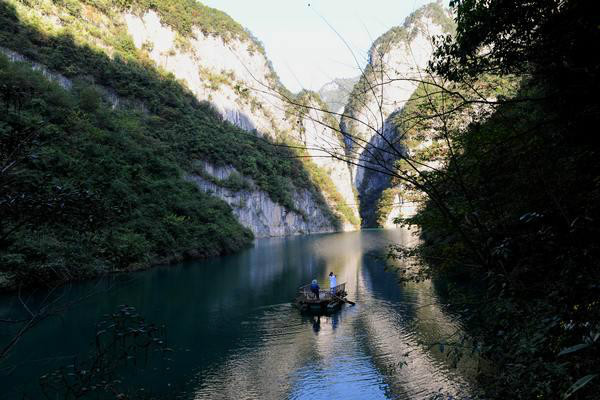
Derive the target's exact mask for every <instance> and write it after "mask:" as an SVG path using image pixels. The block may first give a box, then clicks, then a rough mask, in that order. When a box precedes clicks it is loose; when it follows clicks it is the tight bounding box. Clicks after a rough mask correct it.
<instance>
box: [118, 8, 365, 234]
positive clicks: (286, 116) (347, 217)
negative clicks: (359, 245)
mask: <svg viewBox="0 0 600 400" xmlns="http://www.w3.org/2000/svg"><path fill="white" fill-rule="evenodd" d="M123 18H124V21H125V23H126V26H127V30H128V32H129V34H130V35H131V36H132V38H133V41H134V44H135V46H136V47H137V48H138V49H140V50H143V51H146V52H147V53H148V56H149V58H150V59H152V60H153V61H154V62H155V63H156V65H157V66H159V67H160V68H162V69H164V70H166V71H168V72H171V73H172V74H173V75H174V76H175V77H176V78H178V79H180V80H181V81H183V82H185V84H186V86H187V87H188V88H189V89H190V90H191V91H192V92H193V93H194V95H195V96H196V97H197V98H198V99H199V100H204V101H208V102H210V103H211V104H212V105H213V106H214V107H215V108H216V110H217V111H218V112H219V113H220V114H221V115H222V116H223V118H224V119H225V120H226V121H229V122H231V123H232V124H234V125H236V126H238V127H240V128H242V129H244V130H246V131H249V132H255V133H257V134H258V135H261V136H265V137H267V138H269V139H271V140H275V141H276V140H281V139H292V140H294V141H296V142H298V143H300V144H302V145H304V146H305V147H306V148H307V152H308V154H309V155H311V156H312V157H313V158H312V160H310V161H311V162H313V163H314V164H316V166H317V168H319V169H320V171H319V173H324V174H326V175H327V176H328V177H329V178H330V180H331V184H332V185H331V184H330V186H332V187H327V188H325V187H323V186H322V185H321V191H322V192H323V193H324V197H325V200H326V201H327V202H328V204H329V205H330V207H331V208H332V210H334V212H336V211H337V210H338V209H341V208H343V209H350V212H346V213H337V215H338V216H339V217H340V218H341V220H342V223H343V229H344V230H352V229H356V228H357V226H358V225H359V223H358V207H357V202H356V198H355V196H354V191H353V183H352V180H351V176H350V171H349V168H348V166H347V164H346V163H345V162H343V161H340V160H336V159H332V158H330V157H323V155H324V153H326V152H327V149H328V148H329V147H331V146H334V147H336V148H338V149H339V148H340V147H342V143H343V142H342V141H341V139H340V137H339V135H337V133H336V132H335V131H334V130H332V129H330V128H327V127H325V126H323V125H322V124H319V123H316V122H315V121H317V120H322V119H323V118H324V117H323V115H314V113H313V114H310V115H309V114H306V113H305V112H304V110H298V109H297V108H294V107H293V106H291V105H290V102H288V101H287V100H286V98H289V99H290V100H291V101H296V99H295V97H294V96H293V95H291V94H289V93H287V91H286V90H285V88H283V87H282V86H281V85H280V83H279V82H278V78H277V76H276V75H275V73H274V71H273V69H272V67H271V65H270V62H269V61H268V59H267V58H266V56H265V55H264V53H263V52H262V51H261V50H260V49H259V48H258V47H257V45H256V44H255V43H254V42H252V41H244V40H241V39H229V40H227V41H225V40H224V39H223V38H221V37H218V36H212V35H206V34H204V33H203V32H202V31H201V30H200V29H198V28H196V29H194V31H193V34H192V35H191V37H188V38H182V37H181V36H179V35H178V34H177V33H176V32H175V31H174V30H173V29H172V28H170V27H169V26H167V25H165V24H163V23H162V21H161V19H160V17H159V15H158V14H157V13H156V12H155V11H152V10H150V11H147V12H146V13H144V14H143V15H136V14H133V13H125V14H124V15H123ZM292 98H293V99H292ZM317 126H318V127H317ZM319 148H322V149H324V150H325V151H322V150H319ZM200 187H203V186H200ZM215 194H216V195H217V196H220V197H221V196H224V197H223V199H224V200H226V201H227V197H226V196H225V194H224V193H223V192H222V191H217V192H215ZM338 194H339V195H340V196H338ZM259 197H260V196H258V197H257V198H259ZM252 198H253V197H250V198H248V200H249V203H248V207H249V210H251V209H252V208H253V207H260V205H258V204H253V203H252ZM334 199H336V200H334ZM304 206H305V207H307V208H306V209H308V210H311V209H316V208H317V205H316V204H311V202H310V201H306V202H305V204H304ZM248 221H249V220H248ZM263 222H264V221H263ZM353 222H354V223H353ZM273 224H274V226H277V225H278V220H277V219H275V220H273ZM317 225H318V226H321V223H320V222H319V223H317ZM247 226H248V227H249V228H250V229H252V230H253V231H255V232H263V231H264V227H261V226H252V224H248V225H247ZM291 226H300V225H297V224H292V225H291ZM314 229H316V228H314V227H313V229H306V227H303V228H301V229H300V228H299V230H298V231H297V232H294V228H292V227H290V228H289V232H288V231H286V232H288V233H299V232H301V231H302V232H306V231H314ZM323 229H325V230H333V229H334V228H333V227H332V226H331V225H330V226H329V227H327V228H323ZM273 232H279V230H278V229H273Z"/></svg>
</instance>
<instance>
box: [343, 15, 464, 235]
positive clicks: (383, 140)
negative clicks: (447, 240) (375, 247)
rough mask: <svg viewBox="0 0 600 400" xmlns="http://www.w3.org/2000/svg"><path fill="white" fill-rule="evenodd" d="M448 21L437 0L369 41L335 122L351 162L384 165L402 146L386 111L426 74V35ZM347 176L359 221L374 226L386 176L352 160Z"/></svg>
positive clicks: (444, 29)
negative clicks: (355, 196) (356, 197)
mask: <svg viewBox="0 0 600 400" xmlns="http://www.w3.org/2000/svg"><path fill="white" fill-rule="evenodd" d="M451 26H452V19H451V17H450V15H449V14H448V12H447V11H446V10H444V9H443V8H442V6H441V5H439V4H437V3H436V4H429V5H427V6H425V7H422V8H421V9H419V10H417V11H416V12H415V13H413V14H412V15H411V16H409V17H408V18H407V20H406V21H405V23H404V25H403V26H402V27H396V28H392V29H391V30H390V31H388V32H387V33H385V34H384V35H382V36H381V37H380V38H378V39H377V40H376V41H375V43H374V44H373V46H372V47H371V50H370V51H369V60H368V64H367V67H366V68H365V69H364V73H363V74H362V76H361V78H360V80H359V82H358V83H357V84H356V85H355V86H354V89H353V91H352V94H351V96H350V98H349V100H348V104H347V105H346V108H345V110H344V114H345V115H344V116H343V117H342V119H341V122H340V126H341V129H342V131H343V132H344V133H345V134H346V143H345V144H346V148H347V151H348V154H349V155H350V157H352V159H353V160H354V162H355V163H358V164H360V165H367V166H370V167H372V168H374V169H376V170H379V171H383V170H384V169H385V168H384V167H382V166H381V165H380V164H383V165H386V166H388V167H389V166H391V164H393V162H394V160H395V159H396V158H397V154H402V153H404V152H405V151H406V149H404V147H403V145H402V143H401V141H400V142H399V141H397V140H396V129H395V126H394V125H393V122H392V121H391V119H392V118H391V117H392V116H393V115H394V114H395V113H398V112H401V110H402V109H403V107H404V105H405V104H406V102H407V101H408V99H409V98H410V97H411V95H412V94H413V93H414V91H415V89H416V88H417V86H418V85H419V82H420V81H422V80H424V79H425V78H426V75H425V69H426V66H427V63H428V62H429V60H430V59H431V57H432V54H433V50H434V46H433V43H432V38H433V37H435V36H437V35H441V34H444V33H448V32H449V31H450V30H451ZM390 144H391V145H390ZM391 146H393V148H391ZM376 148H383V149H385V151H384V152H383V153H379V155H378V156H377V159H378V160H379V161H376V160H375V157H374V156H373V154H374V153H377V152H376V151H375V149H376ZM394 154H396V155H394ZM352 178H353V182H354V184H355V186H356V188H357V190H358V192H359V196H360V203H361V217H362V219H363V225H364V226H374V225H375V224H376V221H375V216H374V206H375V204H376V203H377V199H378V198H379V196H380V194H381V192H382V190H383V189H385V188H387V187H389V185H390V183H389V177H388V176H387V175H386V174H382V173H378V172H373V171H370V170H369V169H368V168H363V167H362V166H353V167H352ZM397 212H398V210H397V211H396V213H397Z"/></svg>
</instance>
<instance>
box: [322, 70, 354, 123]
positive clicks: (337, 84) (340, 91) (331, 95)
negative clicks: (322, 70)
mask: <svg viewBox="0 0 600 400" xmlns="http://www.w3.org/2000/svg"><path fill="white" fill-rule="evenodd" d="M359 78H360V77H356V78H338V79H334V80H333V81H331V82H329V83H326V84H325V85H323V87H321V89H319V95H320V96H321V98H322V99H323V101H324V102H325V104H327V107H328V108H329V111H332V112H334V113H336V114H342V113H343V112H344V108H345V107H346V104H347V103H348V97H350V93H352V88H354V85H356V83H357V82H358V80H359Z"/></svg>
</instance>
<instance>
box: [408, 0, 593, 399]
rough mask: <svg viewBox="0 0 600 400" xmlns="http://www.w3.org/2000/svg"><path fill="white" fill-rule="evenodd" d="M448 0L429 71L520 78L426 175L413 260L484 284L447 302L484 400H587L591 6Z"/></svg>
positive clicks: (459, 133)
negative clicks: (467, 344) (448, 29)
mask: <svg viewBox="0 0 600 400" xmlns="http://www.w3.org/2000/svg"><path fill="white" fill-rule="evenodd" d="M452 3H453V5H454V6H455V7H456V8H457V23H458V28H457V37H456V39H452V38H447V39H446V42H445V43H442V44H441V47H440V49H439V51H438V54H437V58H436V61H435V62H434V63H433V64H432V66H433V68H434V69H435V70H436V71H437V72H438V73H440V74H443V75H444V76H445V77H446V78H448V79H452V80H454V81H456V82H465V81H466V82H473V80H477V79H480V77H481V76H482V74H488V73H490V72H491V73H496V74H499V78H500V79H504V78H506V77H507V76H509V75H510V74H517V76H518V78H523V80H522V84H521V87H520V89H519V91H518V92H517V93H516V94H514V95H513V96H512V97H510V98H508V99H506V98H502V97H499V98H498V99H499V102H498V103H499V106H498V107H497V108H495V110H494V112H493V114H492V115H491V117H489V118H487V119H484V120H478V121H477V122H476V123H472V124H471V125H470V126H469V127H468V128H467V129H464V130H460V129H459V130H456V131H455V135H454V136H453V137H452V144H453V146H454V149H455V152H454V156H453V157H451V158H449V161H448V163H447V165H446V166H445V168H444V169H443V170H440V171H430V172H428V173H427V174H426V178H427V179H428V180H429V181H430V182H431V185H432V186H433V187H435V188H436V189H437V191H438V192H439V193H442V194H443V197H442V199H443V206H444V207H443V208H442V207H440V205H439V204H436V203H435V202H434V201H429V202H428V203H427V204H426V206H425V208H424V209H423V210H422V211H421V212H420V214H419V215H417V216H416V217H415V218H413V219H412V220H411V222H412V223H414V224H417V225H418V226H419V227H420V228H421V229H422V237H423V239H424V243H423V244H422V245H421V246H420V248H419V249H418V252H419V254H420V256H421V257H422V258H424V259H425V260H427V261H428V263H429V265H430V273H431V274H433V275H434V276H435V275H439V274H443V275H446V276H452V277H454V278H455V280H456V281H460V280H461V279H463V278H465V277H467V278H468V279H470V280H477V281H480V282H482V284H484V287H485V289H486V290H485V291H484V293H477V294H476V295H474V296H472V297H471V296H469V295H467V297H466V300H465V297H464V292H463V291H460V290H458V291H457V292H456V293H455V294H453V295H452V296H451V299H452V301H451V303H454V304H455V306H454V307H455V308H456V311H457V312H463V311H462V309H463V308H464V304H465V303H467V304H469V310H468V311H464V316H465V319H466V320H467V329H468V331H469V332H470V334H471V335H472V337H474V338H476V340H477V342H478V343H479V344H478V346H477V348H478V349H480V351H481V354H482V356H483V357H484V358H485V359H487V360H489V361H490V365H491V366H492V368H491V369H490V370H489V371H482V373H481V374H480V376H479V378H480V381H481V382H482V383H483V384H484V386H483V387H484V388H485V389H486V391H487V394H488V396H489V397H491V398H514V399H531V398H560V397H562V398H578V399H579V398H580V399H584V398H590V397H589V396H591V395H592V393H597V392H598V390H599V386H598V382H597V380H596V379H594V378H595V376H596V375H597V373H598V368H599V364H598V360H599V359H600V353H599V351H600V347H599V346H598V344H599V341H598V339H599V338H600V333H599V332H600V313H599V311H598V310H599V309H598V307H597V305H598V298H600V286H598V281H599V279H600V275H599V270H598V263H599V262H600V246H598V243H597V241H596V240H595V235H596V232H597V231H598V223H599V221H600V208H599V206H598V205H599V204H600V202H599V201H598V200H599V199H600V186H599V181H598V178H597V177H598V176H599V175H600V164H599V163H598V146H597V144H595V143H594V140H593V136H594V135H592V133H591V131H590V127H594V126H598V124H599V123H600V121H599V120H598V116H599V115H600V113H599V112H598V111H599V107H598V99H597V93H596V90H597V88H598V68H599V63H598V55H597V54H595V53H594V54H591V53H590V52H589V51H588V50H589V49H585V48H584V45H583V43H585V42H586V41H588V42H589V41H590V40H592V41H593V40H597V39H598V35H599V34H600V33H599V32H598V30H597V29H596V28H594V27H595V26H596V25H597V24H596V23H595V22H594V20H593V17H592V15H593V13H592V12H591V9H590V8H589V7H591V2H585V1H584V2H546V1H532V2H527V3H522V4H519V7H509V6H508V4H509V2H506V1H502V0H498V1H478V0H465V1H455V2H452ZM510 4H513V3H512V2H511V3H510ZM575 38H577V39H576V40H575ZM584 38H585V39H584ZM584 82H585V83H584ZM438 200H439V199H438ZM443 211H444V212H443ZM448 212H450V213H451V214H450V215H451V216H452V217H453V218H449V216H448ZM461 292H463V293H461ZM461 303H462V306H461V305H460V304H461Z"/></svg>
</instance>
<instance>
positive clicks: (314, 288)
mask: <svg viewBox="0 0 600 400" xmlns="http://www.w3.org/2000/svg"><path fill="white" fill-rule="evenodd" d="M319 289H320V288H319V284H318V283H317V280H316V279H313V281H312V282H311V284H310V291H311V292H313V293H314V295H315V297H316V298H317V300H319Z"/></svg>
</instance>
